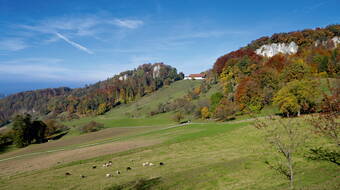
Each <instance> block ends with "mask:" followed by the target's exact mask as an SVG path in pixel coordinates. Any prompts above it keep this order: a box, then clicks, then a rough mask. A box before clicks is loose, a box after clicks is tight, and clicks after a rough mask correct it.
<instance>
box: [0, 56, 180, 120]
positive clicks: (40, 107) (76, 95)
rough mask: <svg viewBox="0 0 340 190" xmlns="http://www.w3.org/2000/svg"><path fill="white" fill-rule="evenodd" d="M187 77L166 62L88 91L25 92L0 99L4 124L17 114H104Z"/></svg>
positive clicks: (146, 66)
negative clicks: (117, 106)
mask: <svg viewBox="0 0 340 190" xmlns="http://www.w3.org/2000/svg"><path fill="white" fill-rule="evenodd" d="M183 78H184V74H183V73H177V70H176V69H175V68H173V67H171V66H169V65H165V64H163V63H155V64H144V65H141V66H139V67H138V68H136V69H134V70H129V71H125V72H122V73H120V74H118V75H115V76H114V77H112V78H109V79H107V80H104V81H100V82H97V83H95V84H92V85H87V86H85V87H84V88H76V89H70V88H66V87H62V88H55V89H43V90H35V91H28V92H21V93H18V94H13V95H10V96H7V97H6V98H4V99H0V124H1V125H4V124H7V123H8V122H9V121H10V120H11V119H12V118H13V117H14V116H15V115H16V114H24V113H28V114H30V115H32V116H34V117H39V116H44V118H47V119H48V118H50V119H51V118H58V119H61V120H65V119H75V118H79V117H83V116H89V115H101V114H104V113H105V112H107V111H109V110H110V109H111V108H113V107H115V106H116V105H119V104H125V103H128V102H131V101H134V100H135V99H138V98H139V97H142V96H144V95H146V94H149V93H152V92H154V91H156V90H158V89H159V88H161V87H162V86H164V85H170V84H171V83H172V82H174V81H177V80H181V79H183Z"/></svg>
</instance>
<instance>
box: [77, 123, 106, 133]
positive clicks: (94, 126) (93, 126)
mask: <svg viewBox="0 0 340 190" xmlns="http://www.w3.org/2000/svg"><path fill="white" fill-rule="evenodd" d="M103 128H104V125H103V124H102V123H98V122H95V121H90V122H89V123H87V124H85V125H83V126H81V127H80V128H79V131H80V132H81V133H89V132H95V131H99V130H101V129H103Z"/></svg>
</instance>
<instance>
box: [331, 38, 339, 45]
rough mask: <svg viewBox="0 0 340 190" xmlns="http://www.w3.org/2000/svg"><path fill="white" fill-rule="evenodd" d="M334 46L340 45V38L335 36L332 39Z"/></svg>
mask: <svg viewBox="0 0 340 190" xmlns="http://www.w3.org/2000/svg"><path fill="white" fill-rule="evenodd" d="M332 41H333V44H334V46H335V47H337V46H338V44H340V37H339V36H335V37H333V38H332Z"/></svg>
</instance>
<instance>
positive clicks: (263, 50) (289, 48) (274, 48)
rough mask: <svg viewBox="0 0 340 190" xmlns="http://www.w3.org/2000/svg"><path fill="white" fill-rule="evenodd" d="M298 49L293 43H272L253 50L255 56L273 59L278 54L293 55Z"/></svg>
mask: <svg viewBox="0 0 340 190" xmlns="http://www.w3.org/2000/svg"><path fill="white" fill-rule="evenodd" d="M298 49H299V46H298V45H296V43H295V42H290V43H289V44H285V43H272V44H268V45H263V46H261V47H260V48H258V49H256V50H255V53H256V54H257V55H262V56H266V57H273V56H274V55H276V54H278V53H283V54H295V53H296V52H297V51H298Z"/></svg>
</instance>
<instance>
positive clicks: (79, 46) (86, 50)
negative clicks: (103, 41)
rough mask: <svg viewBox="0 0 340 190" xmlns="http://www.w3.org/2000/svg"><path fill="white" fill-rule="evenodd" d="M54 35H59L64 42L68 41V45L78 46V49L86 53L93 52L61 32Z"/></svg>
mask: <svg viewBox="0 0 340 190" xmlns="http://www.w3.org/2000/svg"><path fill="white" fill-rule="evenodd" d="M56 35H57V36H58V37H59V38H61V39H62V40H64V41H65V42H67V43H69V44H70V45H72V46H73V47H75V48H78V49H80V50H82V51H85V52H86V53H88V54H93V52H92V51H91V50H89V49H88V48H86V47H84V46H82V45H80V44H78V43H76V42H74V41H71V40H70V39H68V38H67V37H66V36H64V35H62V34H60V33H58V32H57V33H56Z"/></svg>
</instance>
